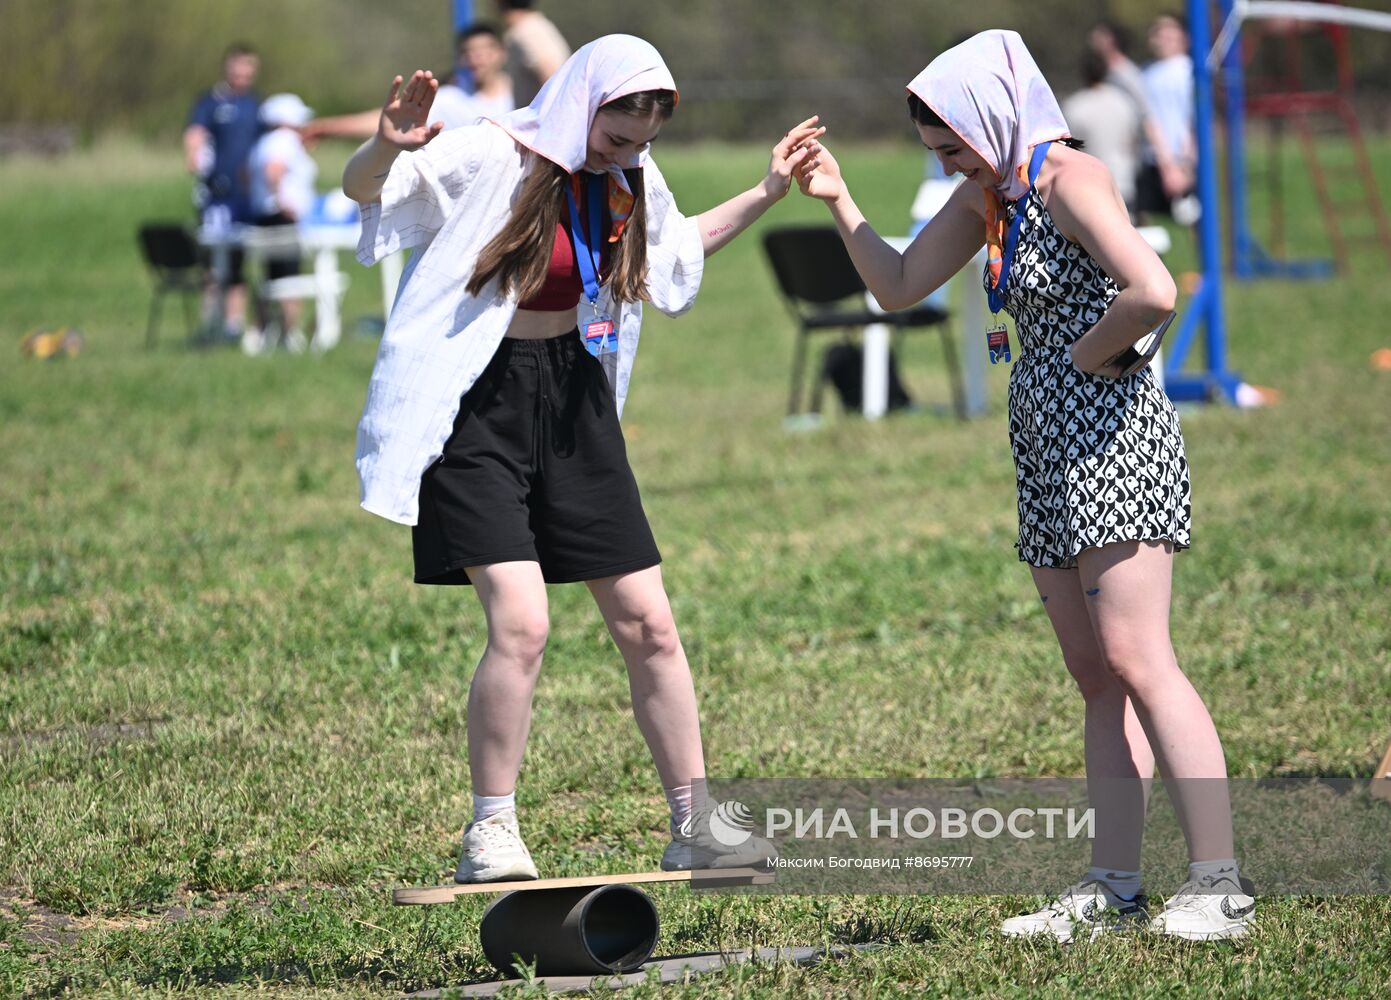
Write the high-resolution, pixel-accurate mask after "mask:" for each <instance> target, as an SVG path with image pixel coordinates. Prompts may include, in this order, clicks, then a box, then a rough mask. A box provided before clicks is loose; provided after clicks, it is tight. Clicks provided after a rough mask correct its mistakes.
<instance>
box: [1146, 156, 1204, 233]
mask: <svg viewBox="0 0 1391 1000" xmlns="http://www.w3.org/2000/svg"><path fill="white" fill-rule="evenodd" d="M1192 193H1193V189H1192V188H1190V189H1189V190H1187V191H1185V192H1183V194H1181V195H1179V197H1180V198H1182V197H1186V196H1187V195H1190V194H1192ZM1175 200H1176V199H1174V198H1170V197H1169V195H1168V193H1167V192H1166V191H1165V190H1164V178H1163V175H1162V174H1160V172H1159V167H1158V166H1157V165H1156V164H1153V163H1146V164H1145V165H1144V166H1143V167H1141V168H1140V172H1139V173H1138V174H1136V175H1135V205H1134V209H1135V211H1136V212H1138V213H1141V214H1149V215H1167V216H1168V217H1169V218H1171V219H1172V218H1173V217H1174V201H1175Z"/></svg>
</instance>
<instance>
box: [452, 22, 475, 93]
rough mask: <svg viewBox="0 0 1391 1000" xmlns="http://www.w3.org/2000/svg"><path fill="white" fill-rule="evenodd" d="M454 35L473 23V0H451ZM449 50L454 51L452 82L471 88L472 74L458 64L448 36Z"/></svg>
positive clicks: (456, 53) (455, 52)
mask: <svg viewBox="0 0 1391 1000" xmlns="http://www.w3.org/2000/svg"><path fill="white" fill-rule="evenodd" d="M453 5H454V32H453V34H454V35H458V34H459V32H461V31H463V30H464V29H465V28H467V27H468V26H469V25H470V24H472V23H473V0H453ZM450 51H451V52H453V53H454V82H455V83H457V84H459V86H461V87H463V88H464V89H466V90H473V74H472V73H470V72H469V71H468V68H467V67H465V66H461V65H459V53H458V51H457V47H456V46H454V43H453V37H451V38H450Z"/></svg>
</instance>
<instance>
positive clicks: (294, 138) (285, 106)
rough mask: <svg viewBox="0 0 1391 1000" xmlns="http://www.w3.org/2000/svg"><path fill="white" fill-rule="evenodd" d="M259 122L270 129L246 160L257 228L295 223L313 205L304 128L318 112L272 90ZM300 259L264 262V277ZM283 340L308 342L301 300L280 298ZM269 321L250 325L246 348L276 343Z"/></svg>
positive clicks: (293, 346)
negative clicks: (281, 299) (260, 325)
mask: <svg viewBox="0 0 1391 1000" xmlns="http://www.w3.org/2000/svg"><path fill="white" fill-rule="evenodd" d="M260 117H261V124H262V126H263V127H265V128H266V129H268V131H267V132H265V133H264V134H262V136H261V138H260V139H258V140H257V141H256V145H255V146H253V147H252V149H251V156H250V157H249V158H248V160H247V170H248V172H249V174H250V188H251V210H252V213H253V223H254V224H255V225H257V226H263V227H269V226H292V225H294V224H295V223H297V222H298V221H299V220H300V219H303V218H304V217H305V216H306V215H308V214H309V213H310V211H311V210H312V209H313V207H314V198H315V192H314V182H315V179H316V178H317V177H318V174H319V168H318V166H317V165H316V164H315V163H314V158H313V157H312V156H310V155H309V151H308V150H307V149H305V147H304V139H303V136H302V132H303V130H304V127H305V126H306V125H307V124H308V123H309V121H310V120H311V119H312V118H313V117H314V112H313V110H312V109H310V108H309V107H308V105H306V104H305V103H304V101H302V100H301V99H300V98H299V97H298V96H297V95H295V94H274V95H272V96H271V97H268V98H266V100H265V101H264V102H262V104H261V112H260ZM299 272H300V266H299V260H298V258H272V259H270V260H267V261H266V277H267V278H268V279H271V280H274V279H277V278H285V277H289V276H290V275H294V274H299ZM281 310H282V318H283V323H284V327H283V330H282V331H281V333H282V334H283V338H284V343H285V346H286V347H287V348H289V349H290V350H291V351H295V352H299V351H303V350H304V349H305V347H307V346H308V343H309V341H308V338H307V337H306V336H305V335H304V330H303V322H302V321H303V315H304V303H303V302H302V301H300V300H299V299H289V300H285V301H282V302H281ZM270 326H271V324H270V323H268V322H266V320H265V319H264V318H263V321H262V329H260V330H258V329H256V328H255V327H250V326H248V327H247V328H246V331H245V333H244V334H243V335H242V349H243V350H245V351H246V352H247V353H248V354H260V353H261V352H262V351H264V350H265V349H266V347H267V346H270V345H271V344H273V343H274V341H275V339H276V338H275V337H274V334H273V332H271V330H270Z"/></svg>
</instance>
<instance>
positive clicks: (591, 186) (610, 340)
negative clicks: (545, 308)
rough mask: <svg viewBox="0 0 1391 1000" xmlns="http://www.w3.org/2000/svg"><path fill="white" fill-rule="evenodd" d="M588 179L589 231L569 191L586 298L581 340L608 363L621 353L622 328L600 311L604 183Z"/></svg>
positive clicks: (582, 306)
mask: <svg viewBox="0 0 1391 1000" xmlns="http://www.w3.org/2000/svg"><path fill="white" fill-rule="evenodd" d="M602 180H603V179H602V178H601V179H600V181H601V182H596V181H595V180H593V179H589V178H584V179H583V181H582V183H584V186H585V187H587V188H588V198H587V203H586V207H587V208H588V210H589V229H588V231H587V232H586V230H585V227H584V225H583V224H582V223H581V221H580V207H579V204H578V203H577V202H576V201H575V193H574V191H573V189H570V188H567V189H566V192H565V194H566V197H567V198H568V199H569V202H570V235H571V237H572V239H573V240H574V247H575V263H576V264H577V265H578V267H579V271H580V281H581V282H582V283H583V285H584V295H583V297H582V298H581V300H580V309H579V330H580V340H581V341H582V342H583V343H584V348H585V350H586V351H588V352H589V353H590V354H591V355H593V356H594V357H596V358H599V359H600V360H601V361H607V360H609V359H607V358H605V355H615V356H616V355H617V353H618V327H617V325H616V324H615V323H614V321H613V318H612V317H611V316H609V315H608V314H607V313H605V312H603V311H602V310H601V309H600V308H599V265H600V262H601V260H602V259H603V258H602V254H603V242H602V241H603V238H604V237H603V226H604V200H603V199H604V187H605V185H604V183H602Z"/></svg>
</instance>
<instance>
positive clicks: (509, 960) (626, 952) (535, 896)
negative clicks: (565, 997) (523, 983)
mask: <svg viewBox="0 0 1391 1000" xmlns="http://www.w3.org/2000/svg"><path fill="white" fill-rule="evenodd" d="M659 931H660V923H659V921H658V919H657V908H656V907H655V906H653V905H652V900H651V899H649V898H648V897H647V894H646V893H644V892H642V891H640V890H638V889H635V888H633V887H632V886H630V885H602V886H599V887H597V888H587V887H581V888H571V889H522V890H518V891H515V892H508V893H504V894H503V895H501V896H499V897H498V898H497V899H496V900H494V901H493V903H492V905H491V906H489V907H488V909H487V910H485V911H484V913H483V920H482V922H481V923H480V925H479V928H478V936H479V938H480V939H481V940H482V943H483V954H485V955H487V956H488V961H490V962H492V963H493V965H494V966H496V967H497V970H498V971H499V972H501V973H502V974H503V975H507V976H510V975H514V974H516V973H517V971H518V970H517V969H516V968H515V967H514V964H513V963H514V962H515V961H516V960H517V959H518V958H520V959H521V960H522V961H523V962H526V963H527V964H529V965H530V964H534V965H535V966H536V972H537V974H538V975H545V976H581V975H600V974H603V973H619V972H631V971H633V970H634V969H636V968H638V967H639V966H640V965H642V963H643V962H645V961H647V959H648V958H650V957H651V955H652V951H653V949H654V948H656V947H657V935H658V933H659Z"/></svg>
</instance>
